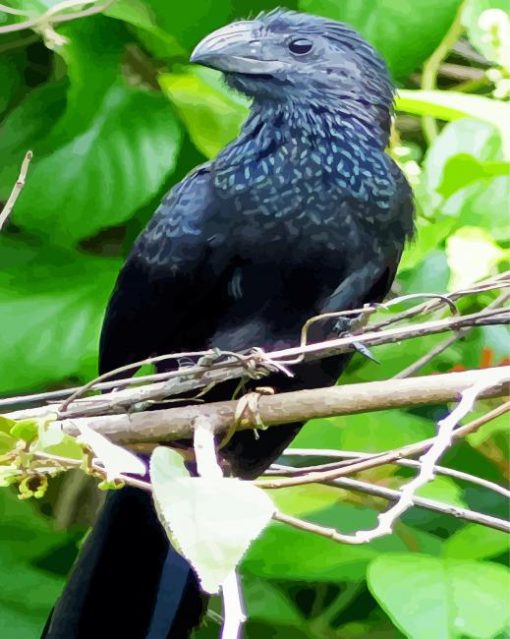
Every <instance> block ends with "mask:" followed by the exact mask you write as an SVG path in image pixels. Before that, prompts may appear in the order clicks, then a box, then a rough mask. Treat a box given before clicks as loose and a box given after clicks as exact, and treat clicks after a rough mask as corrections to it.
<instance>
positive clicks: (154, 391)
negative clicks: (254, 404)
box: [0, 272, 510, 415]
mask: <svg viewBox="0 0 510 639" xmlns="http://www.w3.org/2000/svg"><path fill="white" fill-rule="evenodd" d="M508 278H510V272H508V273H503V274H501V275H500V276H498V277H497V278H493V279H491V280H487V281H486V282H482V283H480V284H477V285H475V286H474V287H472V288H470V289H464V290H461V291H456V292H455V293H451V294H450V295H449V296H448V297H450V298H451V299H453V300H455V299H459V298H461V297H463V296H468V295H472V294H475V293H476V292H479V291H482V290H483V291H486V290H493V289H497V288H502V287H504V286H510V279H508ZM416 297H417V296H404V297H401V298H397V299H394V300H392V301H391V302H389V307H394V306H395V305H396V304H398V303H401V302H402V301H405V300H409V299H410V298H413V299H414V298H416ZM418 297H422V296H418ZM433 297H435V298H438V300H437V301H433V302H427V303H425V304H420V305H418V306H415V307H413V308H411V309H408V310H407V311H404V312H403V313H400V314H397V315H394V316H393V317H392V318H390V319H388V320H385V321H382V322H379V323H378V324H375V325H373V326H372V327H370V328H368V329H366V330H365V331H364V332H363V333H362V334H360V333H357V334H356V335H351V336H346V337H344V338H341V339H338V340H328V341H326V342H321V343H320V344H314V345H313V346H314V352H311V353H310V352H307V357H306V358H307V360H308V359H315V358H321V357H328V356H330V355H334V354H341V353H344V352H347V351H350V350H352V349H353V344H354V343H355V342H367V345H369V346H377V345H379V344H385V343H387V342H394V341H396V340H397V341H402V340H404V339H411V338H414V337H418V336H423V335H427V334H429V333H437V332H444V331H447V330H450V329H453V330H455V331H457V333H458V332H459V331H461V330H463V329H462V328H461V327H459V326H458V325H455V324H454V325H452V324H451V323H450V322H451V320H446V322H445V321H443V323H440V324H439V325H438V324H437V321H436V322H432V323H429V322H425V323H422V324H421V325H420V324H412V325H410V326H407V327H403V328H398V329H391V331H387V330H386V331H382V330H381V329H383V328H386V327H387V326H388V325H390V324H394V323H396V322H400V321H402V320H403V319H411V318H413V317H415V316H416V315H418V314H420V313H428V312H431V311H433V310H434V309H437V308H440V307H441V306H442V305H443V304H445V303H446V302H445V296H444V295H434V296H433ZM366 310H367V309H366V308H362V309H357V310H355V311H353V313H358V314H359V313H364V312H366ZM486 311H487V312H488V313H489V315H488V316H487V314H486V312H485V311H482V312H481V313H474V314H472V315H470V316H464V317H459V318H458V319H459V321H460V322H461V323H463V324H464V325H465V326H466V325H467V326H474V325H482V324H484V323H487V324H492V323H509V322H510V310H503V311H500V312H499V313H498V312H496V313H497V314H496V315H495V316H494V315H492V312H493V311H494V308H492V305H490V306H489V307H488V309H486ZM395 330H396V331H397V332H396V333H395V332H394V331H395ZM308 351H309V349H308ZM303 352H304V351H303V349H302V348H300V347H297V348H294V349H287V350H285V351H279V352H275V353H261V352H253V353H251V354H249V353H248V355H246V354H236V353H228V352H217V353H216V351H200V352H196V353H189V352H188V353H172V354H168V355H160V356H158V357H150V358H147V359H144V360H140V361H139V362H133V363H131V364H128V365H126V366H122V367H120V368H118V369H115V370H113V371H110V372H108V373H106V374H104V375H101V376H100V377H98V378H96V379H94V380H92V381H91V382H89V383H87V384H86V385H84V386H81V387H75V388H69V389H61V390H57V391H50V392H46V393H36V394H33V395H24V396H20V397H13V398H6V399H0V406H7V405H15V404H20V403H31V402H41V401H51V400H58V399H61V398H65V397H68V396H71V397H69V399H68V400H67V401H66V402H64V403H63V405H62V406H61V407H60V411H61V412H65V411H67V410H68V408H69V405H70V403H71V402H76V401H77V400H79V397H80V396H81V395H82V394H84V393H85V392H88V391H90V390H94V391H97V390H102V391H104V390H111V389H119V388H122V387H128V386H133V385H136V386H138V387H139V388H136V389H134V390H132V389H131V390H130V389H127V390H124V391H118V390H117V392H116V393H115V394H111V395H109V396H102V397H92V398H87V400H83V401H78V403H79V404H80V410H79V411H78V412H77V413H76V412H73V414H78V415H91V414H105V413H115V412H122V411H124V410H126V409H128V408H131V407H132V406H133V405H137V404H138V405H140V404H143V402H145V401H150V400H160V399H163V398H165V397H168V396H171V395H180V394H182V393H185V392H188V391H190V390H195V389H197V388H202V387H207V386H209V385H210V384H214V383H218V382H221V381H226V380H228V379H234V378H239V377H243V376H244V375H246V373H247V368H249V367H248V366H247V363H248V362H249V361H251V363H252V364H254V365H255V366H258V367H259V370H258V371H257V372H258V373H262V372H263V371H264V369H265V368H267V366H268V365H273V367H274V368H277V369H280V370H282V372H284V373H286V374H289V371H287V370H286V369H285V368H284V366H283V365H282V362H285V360H289V359H292V358H293V360H294V362H297V361H300V360H301V359H302V357H301V356H302V354H303ZM214 354H216V355H217V356H218V357H216V361H214V359H213V360H212V362H210V363H209V364H208V365H207V366H205V365H204V363H203V361H201V362H199V363H198V364H197V365H195V366H190V367H186V368H182V369H179V370H171V371H167V372H162V373H156V374H154V375H145V376H143V377H138V378H133V377H128V378H123V377H121V378H119V379H114V380H113V381H105V380H108V379H111V378H112V377H114V378H117V377H119V376H121V375H122V374H123V373H130V372H131V371H132V370H135V369H136V368H138V367H139V366H142V365H144V364H147V363H158V362H163V361H166V360H176V359H179V358H191V357H193V356H196V357H201V356H202V357H204V356H205V357H207V356H208V355H209V356H211V355H214ZM220 355H221V356H222V357H223V359H221V358H220V357H219V356H220ZM239 363H241V364H242V365H241V366H238V365H236V364H239ZM150 382H152V383H153V384H152V385H151V386H149V385H148V384H149V383H150ZM165 382H166V383H165ZM141 384H147V385H145V386H143V387H141V386H140V385H141ZM85 402H86V403H85Z"/></svg>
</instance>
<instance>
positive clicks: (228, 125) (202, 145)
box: [159, 70, 248, 158]
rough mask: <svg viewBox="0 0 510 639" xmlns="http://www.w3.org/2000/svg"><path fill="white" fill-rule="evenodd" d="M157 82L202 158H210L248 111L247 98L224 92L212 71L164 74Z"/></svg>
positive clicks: (238, 125) (227, 141)
mask: <svg viewBox="0 0 510 639" xmlns="http://www.w3.org/2000/svg"><path fill="white" fill-rule="evenodd" d="M159 81H160V84H161V87H162V89H163V91H164V92H165V93H166V95H167V96H168V97H169V99H170V101H171V102H172V104H173V105H174V106H175V107H176V109H177V111H178V113H179V115H180V116H181V118H182V119H183V121H184V123H185V124H186V128H187V130H188V133H189V135H190V137H191V139H192V140H193V143H194V144H195V146H196V147H197V149H198V150H199V151H201V152H202V153H203V154H204V155H205V156H206V157H208V158H212V157H214V156H215V155H216V154H217V153H218V151H220V149H222V148H223V147H224V146H225V145H226V144H228V143H229V142H231V141H232V140H233V139H234V138H235V137H236V135H237V134H238V133H239V129H240V128H241V125H242V123H243V122H244V120H245V119H246V116H247V114H248V105H247V101H246V100H244V99H243V98H241V97H240V96H239V95H237V94H235V93H234V92H232V91H228V90H227V88H226V87H225V86H224V85H223V84H222V83H221V81H220V77H219V75H218V74H217V73H216V72H213V71H209V70H196V71H195V70H192V71H189V72H186V73H173V74H172V73H164V74H162V75H161V76H160V78H159Z"/></svg>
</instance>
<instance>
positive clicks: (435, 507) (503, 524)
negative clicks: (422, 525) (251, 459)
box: [273, 478, 510, 545]
mask: <svg viewBox="0 0 510 639" xmlns="http://www.w3.org/2000/svg"><path fill="white" fill-rule="evenodd" d="M327 483H328V484H332V485H334V486H338V487H339V488H345V489H347V490H355V491H357V492H361V493H365V494H368V495H373V496H374V497H382V498H383V499H388V500H390V501H398V500H399V499H401V498H402V492H401V491H399V490H392V489H390V488H385V487H383V486H374V485H373V484H369V483H368V482H363V481H359V480H357V479H350V478H343V479H336V480H332V481H331V482H327ZM412 506H415V507H416V508H423V509H425V510H432V511H434V512H439V513H443V514H445V515H450V516H452V517H457V518H459V519H464V520H465V521H469V522H472V523H475V524H480V525H482V526H487V527H488V528H495V529H496V530H502V531H503V532H510V522H507V521H505V520H504V519H499V518H498V517H493V516H492V515H485V514H484V513H479V512H477V511H475V510H469V509H468V508H459V507H458V506H448V505H447V504H443V503H441V502H439V501H436V500H434V499H426V498H424V497H416V496H415V497H413V503H412ZM273 518H274V519H276V521H280V522H282V523H284V524H288V525H289V526H292V527H293V528H298V529H299V530H304V531H307V532H311V533H314V534H316V535H320V536H321V537H327V538H328V539H331V540H333V541H337V542H340V543H345V544H354V545H359V544H363V543H366V542H367V541H368V540H366V539H365V538H361V537H358V536H357V535H345V534H343V533H339V532H338V531H337V530H335V529H334V528H327V527H325V526H320V525H318V524H314V523H311V522H308V521H305V520H303V519H299V518H297V517H293V516H292V515H286V514H284V513H282V512H277V513H275V514H274V515H273Z"/></svg>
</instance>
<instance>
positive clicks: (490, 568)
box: [368, 554, 510, 639]
mask: <svg viewBox="0 0 510 639" xmlns="http://www.w3.org/2000/svg"><path fill="white" fill-rule="evenodd" d="M368 586H369V588H370V590H371V592H372V594H373V595H374V597H375V598H376V599H377V600H378V602H379V603H380V605H381V606H382V607H383V608H384V610H385V611H386V612H387V614H388V615H389V616H390V618H391V620H392V621H393V622H394V623H395V625H396V626H397V627H398V628H399V629H400V630H401V631H402V632H404V634H405V635H406V636H408V637H412V639H430V637H434V639H452V638H453V637H459V636H462V635H466V634H468V635H469V636H470V637H474V638H475V639H490V638H491V637H493V636H495V635H496V634H497V633H498V632H501V631H503V630H504V629H505V628H506V625H507V623H508V620H509V615H510V611H509V609H508V606H505V605H502V602H503V601H506V597H507V595H508V592H509V589H510V572H509V571H508V569H507V568H505V567H504V566H501V565H498V564H492V563H488V562H481V561H463V560H455V559H439V558H436V557H430V556H427V555H418V554H406V555H404V554H400V555H398V554H396V555H386V556H382V557H378V558H377V559H376V560H375V561H374V562H373V563H372V564H371V565H370V567H369V569H368Z"/></svg>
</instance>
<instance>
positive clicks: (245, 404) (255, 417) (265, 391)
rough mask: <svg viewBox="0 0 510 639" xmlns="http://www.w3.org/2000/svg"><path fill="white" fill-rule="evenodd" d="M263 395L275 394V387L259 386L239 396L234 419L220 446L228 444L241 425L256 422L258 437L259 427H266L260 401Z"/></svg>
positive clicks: (262, 428)
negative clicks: (261, 414)
mask: <svg viewBox="0 0 510 639" xmlns="http://www.w3.org/2000/svg"><path fill="white" fill-rule="evenodd" d="M263 395H274V388H271V387H270V386H258V387H257V388H255V389H254V390H252V391H250V392H249V393H246V395H243V396H242V397H241V398H239V400H238V402H237V406H236V410H235V414H234V421H233V423H232V425H231V427H230V428H229V429H228V431H227V432H226V433H225V437H224V438H223V439H222V441H221V442H220V446H219V447H220V448H223V447H224V446H225V445H226V444H228V442H229V441H230V440H231V439H232V436H233V434H234V433H235V432H236V430H237V427H238V426H239V425H251V424H255V427H256V428H255V430H254V431H253V433H254V435H255V438H257V439H258V436H259V435H258V433H257V429H258V428H260V429H261V430H265V429H266V425H265V424H264V422H263V421H262V417H261V416H260V411H259V401H260V398H261V397H262V396H263Z"/></svg>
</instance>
